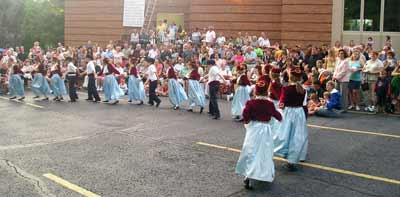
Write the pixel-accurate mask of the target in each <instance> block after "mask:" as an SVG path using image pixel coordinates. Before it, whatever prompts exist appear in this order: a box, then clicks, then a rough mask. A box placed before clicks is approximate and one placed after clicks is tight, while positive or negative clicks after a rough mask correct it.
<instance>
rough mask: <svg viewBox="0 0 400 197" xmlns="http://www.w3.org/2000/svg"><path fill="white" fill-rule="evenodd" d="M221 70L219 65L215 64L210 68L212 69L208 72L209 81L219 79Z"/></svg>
mask: <svg viewBox="0 0 400 197" xmlns="http://www.w3.org/2000/svg"><path fill="white" fill-rule="evenodd" d="M220 72H221V70H220V69H219V68H218V66H216V65H214V66H212V67H211V68H210V71H209V72H208V83H210V82H212V81H219V79H220V76H219V73H220Z"/></svg>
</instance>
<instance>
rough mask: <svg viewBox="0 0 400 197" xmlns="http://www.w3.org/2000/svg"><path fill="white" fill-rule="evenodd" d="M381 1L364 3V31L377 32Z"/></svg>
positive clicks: (369, 0) (368, 0)
mask: <svg viewBox="0 0 400 197" xmlns="http://www.w3.org/2000/svg"><path fill="white" fill-rule="evenodd" d="M380 16H381V0H366V1H364V31H379V30H380V18H381V17H380Z"/></svg>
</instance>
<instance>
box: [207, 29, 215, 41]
mask: <svg viewBox="0 0 400 197" xmlns="http://www.w3.org/2000/svg"><path fill="white" fill-rule="evenodd" d="M215 37H216V35H215V32H214V31H207V33H206V42H207V43H211V42H214V40H215Z"/></svg>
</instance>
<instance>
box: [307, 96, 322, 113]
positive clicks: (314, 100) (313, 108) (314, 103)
mask: <svg viewBox="0 0 400 197" xmlns="http://www.w3.org/2000/svg"><path fill="white" fill-rule="evenodd" d="M320 106H321V103H320V102H319V99H318V96H317V95H316V94H315V93H313V94H311V95H310V100H309V101H308V104H307V108H308V115H309V116H312V115H314V114H315V112H317V111H318V109H319V107H320Z"/></svg>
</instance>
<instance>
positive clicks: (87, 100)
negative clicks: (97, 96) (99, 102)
mask: <svg viewBox="0 0 400 197" xmlns="http://www.w3.org/2000/svg"><path fill="white" fill-rule="evenodd" d="M85 100H86V101H90V102H92V101H93V99H85Z"/></svg>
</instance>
